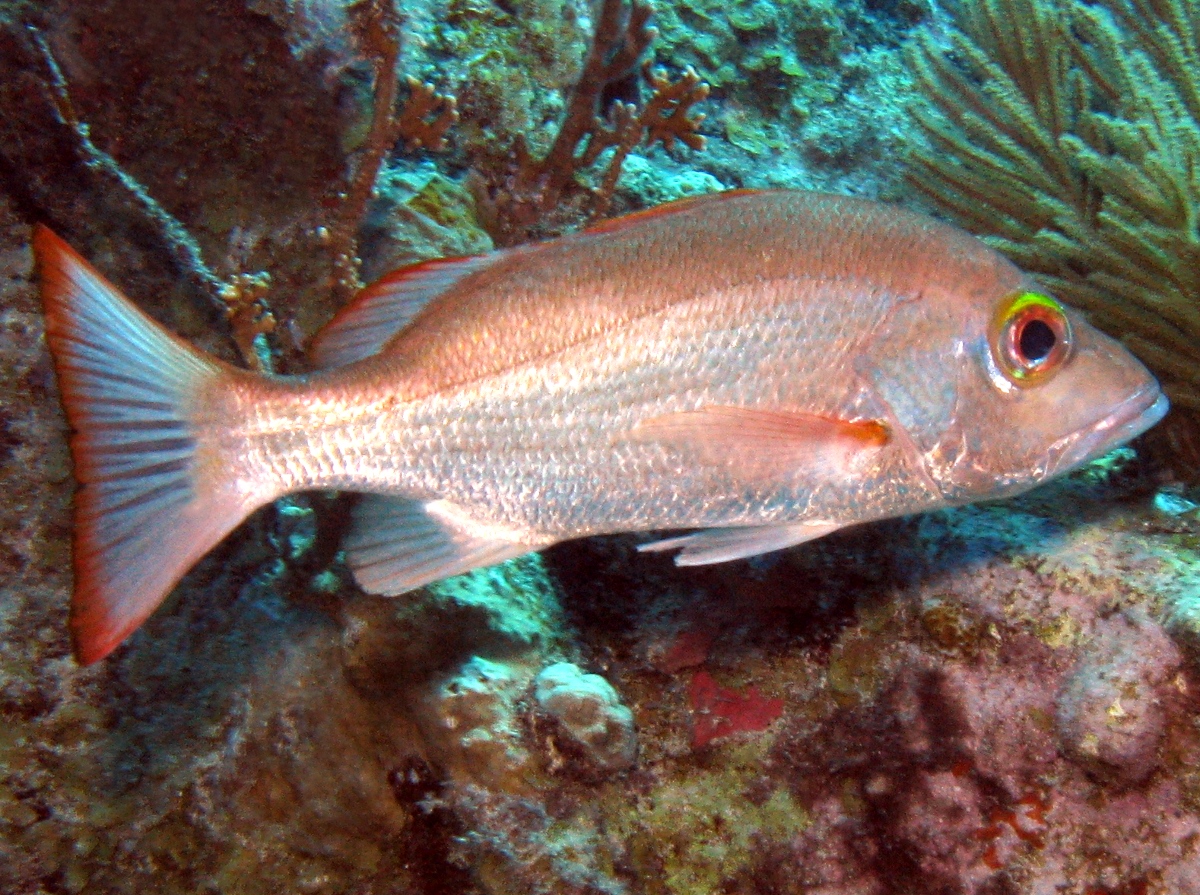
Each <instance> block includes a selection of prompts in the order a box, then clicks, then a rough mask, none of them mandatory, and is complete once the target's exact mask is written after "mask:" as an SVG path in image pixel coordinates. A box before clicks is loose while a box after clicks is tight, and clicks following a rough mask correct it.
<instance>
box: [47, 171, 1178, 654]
mask: <svg viewBox="0 0 1200 895" xmlns="http://www.w3.org/2000/svg"><path fill="white" fill-rule="evenodd" d="M35 249H36V252H37V256H38V261H39V266H40V271H41V277H42V283H43V295H44V301H45V307H46V320H47V338H48V341H49V345H50V348H51V352H52V354H53V355H54V358H55V362H56V365H57V370H58V375H59V382H60V386H61V389H62V393H63V399H64V405H65V407H66V410H67V414H68V417H69V419H70V422H71V424H72V426H73V428H74V430H75V434H74V436H73V439H72V450H73V453H74V457H75V463H76V475H77V477H78V479H79V481H80V483H81V486H82V487H81V489H80V491H79V493H78V496H77V499H76V521H75V531H76V540H75V565H76V584H75V596H74V600H73V604H72V632H73V635H74V639H75V645H76V654H77V656H78V658H79V659H80V660H81V661H83V662H93V661H96V660H98V659H100V658H103V657H104V656H105V655H107V654H108V653H109V652H111V650H112V649H114V648H115V647H116V646H117V645H118V644H119V643H120V642H121V641H122V640H124V639H125V637H127V636H128V635H129V634H130V633H131V632H132V631H133V630H135V629H136V628H137V627H138V625H140V624H141V623H142V621H144V620H145V618H146V617H147V616H148V615H149V614H150V613H151V612H153V610H154V608H155V607H156V606H157V605H158V604H159V603H160V602H161V600H162V599H163V598H164V597H165V596H166V594H167V593H168V592H169V591H170V590H171V588H172V587H173V586H174V585H175V583H176V582H177V581H178V580H179V579H180V578H181V577H182V576H183V574H184V573H185V572H186V571H187V570H188V568H190V567H191V565H192V564H194V563H195V562H196V561H197V560H198V559H199V558H200V557H201V556H203V555H204V554H205V553H206V552H207V551H208V550H210V549H211V548H212V547H213V546H214V545H215V544H216V543H217V542H218V541H220V540H221V539H222V538H223V537H224V536H225V535H226V534H227V533H228V532H229V531H231V530H232V529H233V528H234V527H236V526H237V525H238V524H239V523H240V522H241V520H243V519H244V518H245V517H246V516H247V515H248V514H249V513H250V512H252V511H253V510H254V509H256V508H258V507H260V506H262V505H264V504H266V503H268V502H270V501H272V500H274V499H276V498H277V497H280V496H282V495H285V494H288V493H292V492H296V491H301V490H306V489H314V488H335V489H343V490H350V491H358V492H364V493H365V494H367V495H369V496H368V497H366V498H365V499H364V500H363V501H362V502H361V503H360V504H359V506H358V508H357V510H356V513H357V517H356V520H355V525H354V528H353V530H352V532H351V534H350V535H349V537H348V539H347V542H346V544H345V547H346V551H347V558H348V562H349V564H350V566H351V567H352V568H353V570H354V572H355V574H356V576H357V579H358V581H359V583H360V584H361V585H362V586H363V587H364V588H365V589H366V590H368V591H372V592H377V593H386V594H398V593H403V592H405V591H407V590H411V589H413V588H416V587H420V586H421V585H423V584H427V583H429V582H431V581H435V580H438V579H440V578H444V577H448V576H450V575H454V574H458V573H461V572H465V571H467V570H469V569H472V568H476V567H479V566H483V565H489V564H492V563H495V562H499V561H501V560H503V559H506V558H510V557H513V556H517V555H520V554H522V553H526V552H528V551H531V550H537V549H539V548H542V547H545V546H547V545H550V544H553V543H556V542H558V541H562V540H565V539H568V538H574V537H579V536H583V535H592V534H601V533H607V532H616V531H637V530H650V529H663V528H699V529H703V530H702V531H700V532H697V533H694V534H690V535H683V536H680V537H676V538H670V539H668V540H665V541H659V542H657V543H655V544H650V545H647V549H671V548H679V549H680V553H679V555H678V556H677V561H678V562H680V563H681V564H702V563H711V562H720V561H724V560H729V559H735V558H739V557H745V556H752V555H755V554H758V553H763V552H766V551H770V550H776V549H779V548H782V547H787V546H790V545H793V544H797V543H801V542H802V541H805V540H809V539H811V538H814V537H819V536H820V535H823V534H826V533H828V532H830V531H833V530H835V529H837V528H840V527H843V526H846V525H851V524H854V523H858V522H864V521H869V520H873V519H880V518H885V517H889V516H896V515H900V514H905V513H911V512H918V511H922V510H927V509H931V508H936V507H942V506H947V505H954V504H961V503H965V502H968V501H972V500H977V499H982V498H991V497H997V496H1002V495H1007V494H1013V493H1016V492H1018V491H1021V490H1024V489H1026V488H1029V487H1032V486H1033V485H1035V484H1037V483H1039V482H1041V481H1044V480H1045V479H1047V478H1049V477H1051V476H1054V475H1057V474H1059V473H1061V472H1064V471H1065V470H1067V469H1070V468H1073V467H1074V466H1077V465H1079V464H1080V463H1082V462H1085V461H1086V460H1088V459H1091V458H1093V457H1096V456H1099V455H1100V454H1102V453H1104V452H1105V451H1107V450H1108V449H1110V448H1111V447H1113V446H1115V445H1117V444H1120V443H1121V442H1123V441H1126V440H1128V439H1129V438H1132V437H1134V436H1135V435H1137V434H1138V433H1140V432H1142V431H1143V430H1145V429H1146V428H1148V427H1149V426H1151V425H1153V424H1154V423H1155V422H1157V421H1158V420H1159V419H1160V418H1161V417H1162V415H1163V414H1164V413H1165V412H1166V408H1167V402H1166V399H1165V397H1164V396H1163V395H1162V394H1161V392H1160V390H1159V388H1158V385H1157V383H1156V382H1155V381H1154V379H1153V377H1152V376H1151V375H1150V374H1149V373H1148V372H1147V371H1146V370H1145V368H1144V367H1143V366H1142V365H1141V364H1140V363H1139V362H1138V361H1137V360H1135V359H1134V358H1133V357H1132V356H1131V355H1130V354H1129V353H1128V352H1127V351H1126V350H1125V349H1124V348H1123V347H1122V346H1121V345H1120V344H1119V343H1117V342H1116V341H1114V340H1112V339H1110V338H1108V337H1107V336H1104V335H1102V334H1101V333H1099V332H1098V331H1096V330H1095V329H1093V328H1092V327H1091V326H1089V325H1088V324H1087V323H1086V322H1085V321H1084V320H1083V319H1082V318H1080V317H1079V316H1078V315H1077V314H1076V313H1075V312H1073V311H1071V310H1069V309H1065V308H1063V307H1062V306H1061V305H1059V304H1058V303H1057V302H1056V301H1054V299H1052V298H1050V297H1048V296H1045V295H1044V294H1042V293H1041V292H1040V291H1039V290H1038V288H1037V287H1036V286H1035V284H1034V283H1033V282H1032V281H1031V280H1029V279H1028V278H1027V277H1025V276H1024V275H1023V274H1022V273H1021V272H1020V271H1019V270H1018V269H1017V268H1015V267H1014V266H1013V265H1012V264H1010V263H1009V262H1008V261H1006V260H1005V259H1003V258H1002V257H1001V256H1000V255H998V254H997V253H995V252H993V251H992V250H991V249H989V248H987V247H986V246H984V245H983V244H982V243H981V242H979V241H977V240H975V239H974V238H972V237H970V236H968V235H967V234H965V233H963V232H961V231H959V230H956V229H954V228H952V227H950V226H947V225H945V224H941V223H938V222H936V221H933V220H931V219H929V218H926V217H923V216H920V215H917V214H913V213H910V212H906V211H902V210H899V209H896V208H893V207H889V206H885V205H881V204H877V203H872V202H867V201H862V200H856V199H850V198H845V197H837V196H829V195H823V194H815V193H799V192H764V193H728V194H723V195H720V196H714V197H708V198H705V199H699V200H689V201H684V202H681V203H676V204H674V205H671V206H665V207H664V208H662V209H654V210H652V211H650V212H642V213H639V214H635V215H631V216H629V217H627V218H622V219H618V220H616V221H610V222H607V223H605V224H602V225H601V226H599V227H597V228H594V229H592V230H589V231H584V232H582V233H577V234H574V235H571V236H566V237H562V238H560V239H556V240H553V241H551V242H547V243H542V244H539V245H533V246H524V247H520V248H517V249H511V250H508V251H503V252H497V253H494V254H492V255H488V256H481V257H478V258H469V259H456V260H449V261H436V262H426V263H424V264H420V265H416V266H415V267H412V268H408V269H405V270H401V271H398V272H396V273H394V274H391V275H389V276H387V277H384V278H383V280H381V281H380V282H379V283H376V284H375V285H373V286H371V287H368V288H367V289H366V290H364V292H363V293H362V295H361V296H360V297H359V298H358V299H357V300H356V301H355V302H354V303H353V304H352V305H350V306H349V307H348V308H347V309H345V310H344V311H343V312H342V313H340V314H339V315H338V316H337V317H336V318H335V319H334V320H333V321H332V322H331V323H330V324H329V326H328V327H327V328H326V329H325V330H323V331H322V333H320V334H319V336H318V338H317V340H316V342H315V345H314V348H313V356H314V358H315V360H316V362H317V363H318V365H319V366H321V367H322V369H321V371H319V372H316V373H313V374H310V375H306V376H298V377H264V376H259V375H256V374H252V373H249V372H247V371H244V370H239V369H235V368H233V367H230V366H229V365H227V364H224V363H222V362H220V361H217V360H215V359H212V358H209V357H206V356H204V355H202V354H201V353H200V352H198V351H196V350H195V349H193V348H191V347H190V346H188V345H186V344H185V343H183V342H181V341H180V340H178V339H176V338H175V337H173V336H171V335H169V334H168V333H166V332H165V331H164V330H162V329H161V327H159V326H158V325H157V324H155V323H154V322H153V321H151V320H150V319H149V318H148V317H146V316H145V315H144V314H142V313H141V312H140V311H138V310H137V309H136V308H135V307H134V306H133V305H132V304H130V303H129V302H128V301H127V300H126V299H125V298H123V297H122V296H121V294H120V293H119V292H118V291H117V290H116V289H115V288H114V287H113V286H111V285H110V284H108V283H107V282H106V281H105V280H104V279H103V278H102V277H101V276H100V275H99V274H98V273H96V272H95V271H94V270H93V269H92V268H91V267H90V266H89V265H88V264H87V263H86V262H85V261H84V260H83V259H82V258H80V257H79V256H78V255H77V254H75V253H74V252H73V251H72V250H71V249H70V248H68V247H67V246H66V244H65V243H63V242H62V241H61V240H59V239H58V238H57V237H56V236H54V235H53V234H51V233H50V232H49V231H48V230H46V229H44V228H39V230H38V231H37V233H36V235H35Z"/></svg>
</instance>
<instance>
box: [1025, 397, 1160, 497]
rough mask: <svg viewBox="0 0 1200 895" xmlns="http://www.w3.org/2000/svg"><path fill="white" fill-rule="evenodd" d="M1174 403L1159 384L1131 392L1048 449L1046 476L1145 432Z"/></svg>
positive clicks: (1106, 451) (1100, 453)
mask: <svg viewBox="0 0 1200 895" xmlns="http://www.w3.org/2000/svg"><path fill="white" fill-rule="evenodd" d="M1169 408H1170V402H1169V401H1168V400H1167V396H1166V395H1164V394H1163V393H1162V390H1161V389H1160V388H1159V387H1158V385H1157V384H1156V385H1153V386H1150V387H1148V388H1144V389H1142V390H1141V391H1139V392H1136V393H1135V394H1133V395H1131V396H1130V397H1129V398H1127V399H1125V400H1124V401H1123V402H1121V404H1119V405H1118V406H1117V408H1116V409H1115V410H1113V411H1112V412H1111V413H1110V414H1108V415H1107V416H1105V417H1103V418H1102V419H1100V420H1098V421H1097V422H1095V423H1093V424H1092V425H1091V426H1088V427H1086V428H1083V429H1080V430H1079V431H1077V432H1072V433H1071V434H1070V435H1067V436H1064V437H1063V438H1060V439H1059V440H1058V441H1056V442H1054V444H1052V445H1050V449H1049V450H1048V451H1047V452H1046V459H1047V463H1046V478H1053V477H1054V476H1056V475H1061V474H1062V473H1064V472H1067V471H1069V470H1071V469H1074V468H1075V467H1077V466H1081V465H1083V464H1084V463H1088V462H1090V461H1092V460H1095V459H1096V458H1097V457H1102V456H1104V455H1105V454H1107V453H1108V452H1109V451H1111V450H1112V449H1113V448H1115V447H1117V446H1119V445H1122V444H1124V443H1125V442H1127V441H1130V440H1132V439H1134V438H1136V437H1137V436H1139V435H1141V434H1142V433H1143V432H1145V431H1146V430H1147V429H1149V428H1150V427H1151V426H1153V425H1154V424H1155V423H1157V422H1158V421H1159V420H1161V419H1162V418H1163V417H1164V416H1166V414H1167V410H1168V409H1169Z"/></svg>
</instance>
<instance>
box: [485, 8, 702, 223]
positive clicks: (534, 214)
mask: <svg viewBox="0 0 1200 895" xmlns="http://www.w3.org/2000/svg"><path fill="white" fill-rule="evenodd" d="M650 15H651V9H650V7H649V6H648V5H647V4H645V3H640V2H637V0H634V2H633V3H631V4H630V6H629V8H628V10H626V8H625V0H604V5H603V6H602V7H601V10H600V15H599V19H598V21H597V23H596V32H595V36H594V38H593V41H592V46H591V49H590V51H589V52H588V55H587V59H586V60H585V61H584V65H583V72H582V74H581V75H580V77H579V81H578V83H577V84H576V85H575V89H574V91H573V92H572V94H571V97H570V99H569V100H568V103H567V112H566V116H565V117H564V119H563V122H562V125H561V127H560V128H559V131H558V134H557V136H556V137H555V138H554V142H553V143H552V144H551V146H550V149H549V150H548V151H547V152H546V154H545V155H544V156H543V157H541V158H535V157H534V155H533V153H532V152H531V151H530V149H529V145H528V143H527V142H526V141H525V138H524V136H523V135H521V134H518V135H517V136H516V137H515V138H514V140H513V144H512V151H511V153H509V154H508V157H507V160H506V168H505V169H504V170H501V171H498V172H488V173H487V174H486V175H485V176H484V177H483V178H477V181H476V193H477V198H478V203H479V209H480V216H481V218H482V219H483V221H484V223H485V226H486V228H487V229H488V231H489V232H490V233H491V235H492V237H493V239H495V240H496V243H497V244H498V245H513V244H516V243H519V242H523V241H525V240H527V239H529V238H530V237H531V236H533V235H535V233H541V232H542V231H543V228H544V226H545V224H546V217H547V213H548V212H551V211H553V210H556V209H558V208H560V206H561V205H563V204H564V203H565V202H567V200H574V207H573V213H574V214H577V215H579V216H581V217H582V218H583V219H584V220H590V219H592V218H596V217H599V216H601V215H603V214H604V212H605V211H606V210H607V209H608V206H609V203H610V201H611V199H612V192H613V189H614V188H615V187H616V185H617V178H618V177H619V176H620V174H621V166H622V164H623V163H624V161H625V159H626V157H628V155H629V153H630V152H631V151H632V150H633V149H634V147H635V146H637V145H638V144H639V143H641V142H642V141H643V140H645V141H646V143H648V144H653V143H655V142H661V143H662V144H663V145H664V146H666V147H667V148H668V149H671V148H672V147H673V146H674V145H675V141H676V140H679V141H680V142H682V143H684V144H686V145H687V146H689V147H691V148H692V149H701V148H703V146H704V138H703V137H702V136H700V134H699V127H700V123H701V122H702V121H703V120H704V116H703V115H695V116H693V115H690V114H689V111H690V109H691V107H692V106H693V105H695V103H697V102H699V101H700V100H703V99H704V98H705V97H706V96H708V85H707V84H705V83H703V82H702V81H701V80H700V77H699V75H697V74H696V72H695V71H694V70H692V69H691V68H688V69H687V70H686V71H685V72H684V73H683V75H682V76H681V77H680V78H679V80H677V81H671V80H670V78H668V77H667V75H666V74H665V73H663V72H661V71H655V70H651V69H650V67H649V66H646V67H645V68H644V69H643V77H644V78H645V79H646V81H647V83H648V84H649V85H650V87H651V88H652V90H653V94H652V96H651V98H650V100H649V101H648V102H647V103H646V104H645V105H643V106H641V107H640V108H639V106H638V105H637V104H635V103H627V102H621V101H616V102H613V103H612V104H611V105H610V106H609V107H608V108H607V109H603V108H601V106H602V105H603V98H604V97H605V95H606V93H607V92H608V91H609V90H610V89H611V88H612V87H613V86H614V85H616V84H618V83H619V82H621V81H623V80H625V79H626V78H628V77H629V76H630V75H631V74H633V73H634V72H635V70H636V68H637V65H638V62H639V60H640V59H641V58H642V56H643V54H644V53H645V52H646V49H647V48H648V47H649V46H650V43H651V42H652V41H653V40H654V38H655V36H656V32H655V30H654V29H653V28H652V27H650V25H649V20H650ZM609 149H612V150H613V152H612V154H611V155H610V156H609V157H608V160H607V163H606V166H605V168H604V173H603V175H602V176H601V179H600V182H599V184H598V185H596V186H595V187H594V188H592V189H590V190H589V189H588V188H586V187H584V186H583V185H582V184H581V182H580V179H579V175H580V173H581V172H583V171H586V170H587V169H589V168H591V167H592V166H593V165H595V164H596V163H597V162H598V161H599V159H600V156H601V155H603V154H604V152H605V151H606V150H609ZM485 181H486V182H485ZM551 228H553V223H551Z"/></svg>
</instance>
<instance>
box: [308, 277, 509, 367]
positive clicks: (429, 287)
mask: <svg viewBox="0 0 1200 895" xmlns="http://www.w3.org/2000/svg"><path fill="white" fill-rule="evenodd" d="M500 255H501V253H495V254H490V255H467V256H463V257H460V258H434V259H432V260H428V261H418V262H417V263H416V264H411V265H409V266H408V267H401V268H400V269H399V270H394V271H392V272H391V273H389V274H385V275H384V276H382V277H380V278H379V279H378V280H376V281H375V282H374V283H372V284H371V285H370V286H367V287H366V288H365V289H363V290H362V291H361V292H359V293H358V295H356V296H355V297H354V300H353V301H351V302H350V303H349V304H348V305H346V306H345V307H344V308H342V309H341V310H340V311H338V312H337V314H335V315H334V317H333V319H332V320H330V321H329V322H328V323H327V324H325V326H324V328H323V329H322V330H321V331H320V332H319V333H317V336H316V338H315V339H313V341H312V345H310V346H309V349H308V354H309V359H310V360H311V361H312V362H313V363H314V364H316V365H317V366H318V367H321V368H323V369H327V368H329V367H341V366H344V365H346V364H350V363H353V362H354V361H358V360H362V359H363V358H366V357H370V356H371V355H373V354H377V353H378V352H379V351H380V350H381V349H382V348H383V346H384V345H386V344H387V343H388V342H390V341H391V340H392V339H393V338H394V337H395V336H396V334H397V333H399V332H400V330H402V329H404V327H406V326H407V325H408V324H409V322H410V321H412V319H413V318H414V317H416V316H417V313H418V312H419V311H420V310H421V309H422V308H424V307H425V306H426V305H427V304H429V302H431V301H433V299H435V298H437V297H438V296H439V295H441V294H442V293H443V292H445V291H446V290H447V289H449V288H450V287H451V286H453V285H454V284H455V283H457V282H458V281H459V280H461V279H463V278H464V277H466V276H469V275H470V274H472V273H474V272H475V271H477V270H481V269H483V268H484V267H487V266H488V265H490V264H492V263H493V262H494V261H495V260H496V258H498V257H500Z"/></svg>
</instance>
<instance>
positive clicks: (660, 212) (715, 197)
mask: <svg viewBox="0 0 1200 895" xmlns="http://www.w3.org/2000/svg"><path fill="white" fill-rule="evenodd" d="M758 192H761V190H726V191H725V192H723V193H705V194H704V195H703V196H688V197H687V198H685V199H676V200H674V201H673V202H665V203H663V204H662V205H655V206H654V207H653V208H643V209H642V210H641V211H631V212H630V213H629V214H623V215H621V216H620V217H616V218H609V219H608V220H607V221H601V222H600V223H598V224H593V225H592V226H590V227H587V228H585V229H584V231H583V232H584V233H616V232H618V231H620V230H624V229H625V228H626V227H630V226H632V225H634V224H640V223H641V222H643V221H646V220H649V219H650V218H658V217H667V216H668V215H672V214H678V213H679V212H681V211H690V210H692V209H693V208H695V207H696V206H699V205H712V204H716V203H718V202H724V201H725V200H726V199H734V198H737V197H738V196H749V195H751V194H753V193H758Z"/></svg>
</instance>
